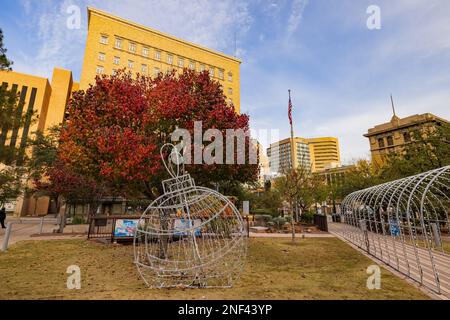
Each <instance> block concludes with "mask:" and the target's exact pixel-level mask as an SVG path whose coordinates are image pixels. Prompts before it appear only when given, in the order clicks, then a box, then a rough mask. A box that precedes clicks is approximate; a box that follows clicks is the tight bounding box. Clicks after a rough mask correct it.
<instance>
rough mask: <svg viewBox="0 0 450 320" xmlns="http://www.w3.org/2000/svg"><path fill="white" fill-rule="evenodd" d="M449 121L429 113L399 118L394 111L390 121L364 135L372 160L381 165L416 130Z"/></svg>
mask: <svg viewBox="0 0 450 320" xmlns="http://www.w3.org/2000/svg"><path fill="white" fill-rule="evenodd" d="M443 123H449V121H448V120H446V119H443V118H440V117H438V116H435V115H433V114H431V113H424V114H416V115H412V116H409V117H406V118H399V117H398V116H397V115H396V114H395V113H394V115H393V116H392V118H391V121H389V122H386V123H382V124H379V125H376V126H374V127H373V128H370V129H369V130H368V132H367V133H366V134H365V135H364V137H366V138H368V139H369V143H370V153H371V156H372V162H374V163H375V164H377V165H380V166H381V165H383V163H385V161H386V159H387V156H388V155H389V154H390V153H401V152H402V151H403V148H404V146H405V145H406V144H408V143H411V140H412V138H413V133H414V132H415V131H417V130H419V131H423V132H426V131H428V130H429V129H430V128H431V129H432V128H433V127H436V126H439V125H441V124H443Z"/></svg>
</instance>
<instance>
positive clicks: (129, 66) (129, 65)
mask: <svg viewBox="0 0 450 320" xmlns="http://www.w3.org/2000/svg"><path fill="white" fill-rule="evenodd" d="M133 66H134V62H133V61H132V60H128V68H130V69H133Z"/></svg>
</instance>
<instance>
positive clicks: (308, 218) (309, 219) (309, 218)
mask: <svg viewBox="0 0 450 320" xmlns="http://www.w3.org/2000/svg"><path fill="white" fill-rule="evenodd" d="M314 214H315V213H314V212H305V213H303V214H302V215H301V217H300V221H301V222H304V223H308V224H312V223H313V222H314Z"/></svg>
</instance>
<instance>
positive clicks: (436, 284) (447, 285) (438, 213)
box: [330, 166, 450, 297]
mask: <svg viewBox="0 0 450 320" xmlns="http://www.w3.org/2000/svg"><path fill="white" fill-rule="evenodd" d="M341 208H342V210H341V211H342V219H341V222H343V223H342V224H332V226H331V228H330V229H331V230H332V231H333V232H335V233H337V234H338V235H340V236H342V237H344V238H345V239H347V240H349V241H350V242H352V243H353V244H355V245H357V246H358V247H360V248H361V249H363V250H365V251H367V252H368V253H370V254H371V255H373V256H375V257H376V258H378V259H380V260H381V261H383V262H385V263H386V264H388V265H390V266H391V267H393V268H394V269H396V270H398V271H400V272H401V273H403V274H405V275H406V276H408V277H410V278H411V279H413V280H415V281H417V282H419V283H420V284H422V285H423V286H425V287H427V288H429V289H431V290H433V291H435V292H437V293H440V294H443V295H445V296H447V297H450V220H449V214H450V166H447V167H443V168H439V169H436V170H432V171H429V172H425V173H422V174H418V175H415V176H411V177H407V178H404V179H400V180H396V181H392V182H388V183H385V184H381V185H378V186H374V187H371V188H368V189H365V190H360V191H357V192H354V193H352V194H350V195H348V196H347V197H346V198H345V199H344V201H343V202H342V207H341Z"/></svg>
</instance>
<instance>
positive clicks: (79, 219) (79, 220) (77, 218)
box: [72, 215, 87, 224]
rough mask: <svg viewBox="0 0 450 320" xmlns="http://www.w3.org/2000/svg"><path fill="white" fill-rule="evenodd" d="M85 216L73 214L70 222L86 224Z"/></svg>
mask: <svg viewBox="0 0 450 320" xmlns="http://www.w3.org/2000/svg"><path fill="white" fill-rule="evenodd" d="M86 223H87V221H86V218H85V217H84V216H80V215H75V216H73V218H72V224H86Z"/></svg>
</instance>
